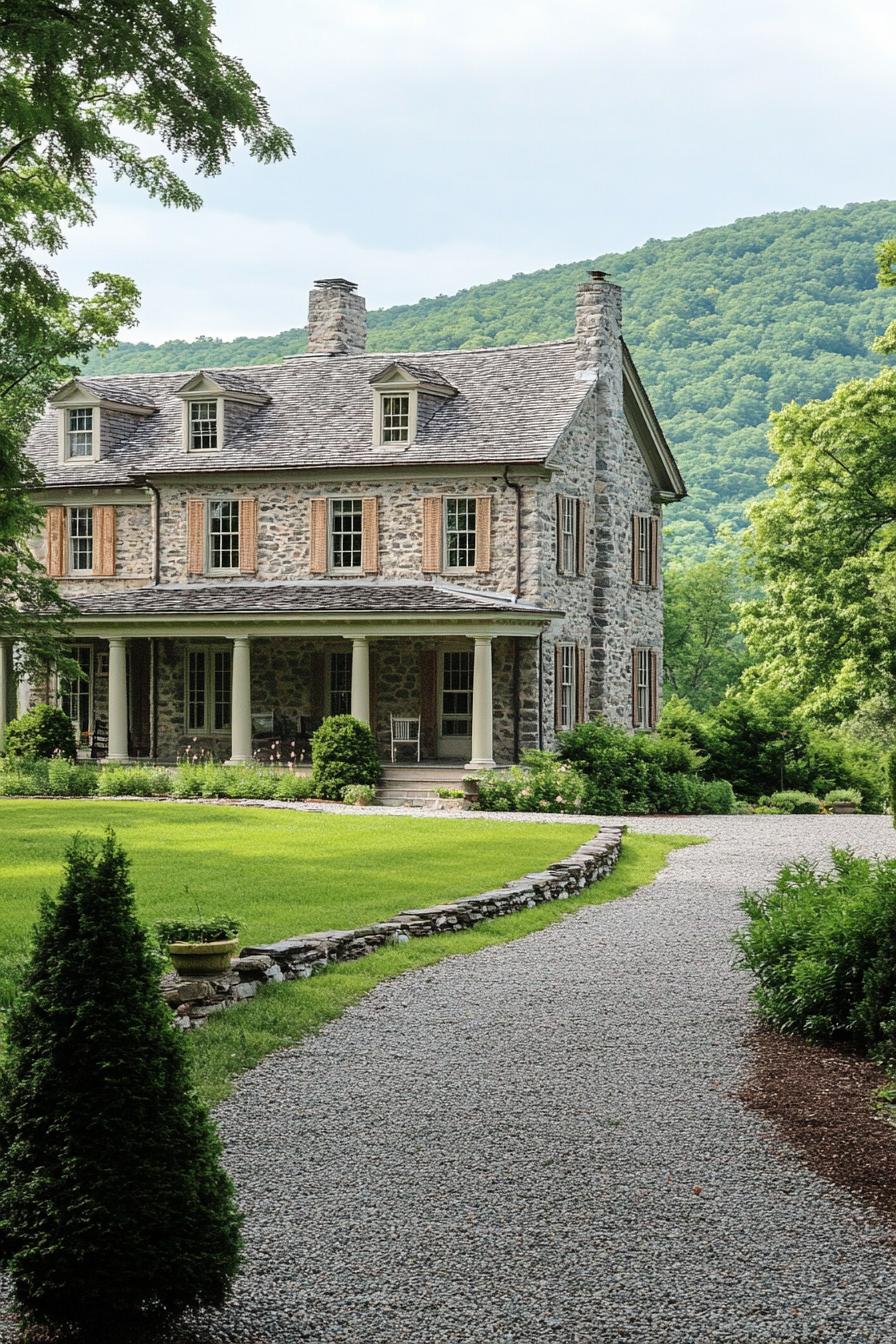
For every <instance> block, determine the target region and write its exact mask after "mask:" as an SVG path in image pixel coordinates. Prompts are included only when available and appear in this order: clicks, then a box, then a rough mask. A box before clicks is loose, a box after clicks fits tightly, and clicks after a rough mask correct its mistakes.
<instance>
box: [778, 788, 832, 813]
mask: <svg viewBox="0 0 896 1344" xmlns="http://www.w3.org/2000/svg"><path fill="white" fill-rule="evenodd" d="M768 803H769V807H772V808H774V809H775V811H776V812H790V813H797V814H799V815H800V816H808V815H810V814H811V813H815V812H820V811H821V803H820V802H819V800H818V799H817V798H816V797H815V796H814V794H811V793H802V792H800V790H799V789H782V790H780V791H779V792H778V793H773V794H772V796H771V797H770V798H769V800H768Z"/></svg>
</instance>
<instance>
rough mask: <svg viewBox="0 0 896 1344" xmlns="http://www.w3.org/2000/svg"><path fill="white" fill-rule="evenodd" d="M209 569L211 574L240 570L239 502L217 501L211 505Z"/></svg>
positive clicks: (232, 500) (209, 519) (230, 500)
mask: <svg viewBox="0 0 896 1344" xmlns="http://www.w3.org/2000/svg"><path fill="white" fill-rule="evenodd" d="M208 567H209V571H210V572H211V573H233V572H234V571H236V570H239V567H240V505H239V500H236V499H215V500H212V501H211V503H210V504H209V509H208Z"/></svg>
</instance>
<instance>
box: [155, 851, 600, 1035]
mask: <svg viewBox="0 0 896 1344" xmlns="http://www.w3.org/2000/svg"><path fill="white" fill-rule="evenodd" d="M621 848H622V830H621V829H620V828H619V827H615V826H613V827H611V826H607V827H604V828H602V829H601V830H600V832H599V833H598V834H597V835H596V836H595V837H594V839H593V840H587V841H586V842H585V844H584V845H580V846H579V848H578V849H577V850H576V851H575V852H574V853H573V854H571V855H570V856H569V858H568V859H560V860H558V862H557V863H552V864H551V865H550V866H549V867H548V868H546V869H545V870H544V872H540V873H527V874H526V876H525V877H520V878H517V879H515V880H514V881H512V882H506V883H505V884H504V886H503V887H498V888H496V889H495V890H494V891H484V892H481V893H480V894H479V895H478V896H465V897H463V898H462V899H461V900H459V901H449V902H447V903H446V904H444V905H430V906H426V907H424V908H421V909H414V910H402V911H401V912H400V913H399V914H397V915H393V916H392V918H391V919H385V920H380V921H379V922H378V923H376V924H368V925H365V926H364V927H363V928H360V929H338V930H337V929H331V930H328V931H326V932H322V933H303V934H301V935H300V936H299V937H297V938H284V939H283V940H282V941H280V942H277V943H260V944H258V945H257V946H254V947H244V948H243V949H242V951H241V952H240V955H239V956H238V957H235V958H234V960H233V962H232V964H231V967H230V970H229V971H224V972H222V973H221V974H219V975H214V976H207V977H204V978H201V979H200V978H196V977H190V976H182V975H178V973H177V972H176V971H171V972H169V973H168V974H167V975H165V976H163V977H162V996H163V998H164V999H165V1002H166V1003H168V1004H169V1005H170V1007H171V1008H172V1010H173V1012H174V1023H175V1025H176V1026H179V1027H182V1028H184V1029H187V1028H190V1027H200V1026H202V1025H203V1024H204V1023H205V1022H206V1020H207V1019H208V1018H209V1017H211V1016H212V1015H213V1014H214V1013H218V1012H220V1011H221V1010H222V1009H224V1008H228V1007H230V1006H232V1005H235V1004H238V1003H242V1002H244V1001H245V1000H247V999H252V998H254V997H255V995H256V994H257V993H258V990H259V989H260V988H261V986H262V985H265V984H268V983H270V982H276V981H282V980H307V979H308V977H309V976H311V975H313V974H314V973H315V971H323V970H325V969H326V967H327V966H329V965H330V964H331V963H332V962H336V961H353V960H355V959H356V958H357V957H364V956H367V954H368V953H369V952H375V951H376V950H377V948H379V947H385V946H387V945H389V944H395V943H406V942H407V941H408V940H409V939H410V938H427V937H430V936H431V935H432V934H434V933H458V932H460V930H461V929H469V928H473V927H474V926H475V925H476V924H479V923H480V922H481V921H482V920H484V919H494V918H495V917H496V916H499V915H512V914H515V913H516V912H517V911H519V910H524V909H530V908H532V907H533V906H536V905H542V904H544V902H546V901H566V900H569V898H570V896H574V895H576V894H577V893H578V892H579V891H581V890H582V889H583V888H584V887H588V886H591V885H592V884H593V883H594V882H599V881H600V880H601V879H602V878H604V877H606V876H607V875H608V874H609V873H611V872H612V870H613V869H614V868H615V866H616V863H617V860H618V859H619V854H620V851H621Z"/></svg>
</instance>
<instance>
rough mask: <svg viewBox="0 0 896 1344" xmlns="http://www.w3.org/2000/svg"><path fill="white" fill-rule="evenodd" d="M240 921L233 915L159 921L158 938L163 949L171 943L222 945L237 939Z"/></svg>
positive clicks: (157, 923)
mask: <svg viewBox="0 0 896 1344" xmlns="http://www.w3.org/2000/svg"><path fill="white" fill-rule="evenodd" d="M239 931H240V921H239V920H238V919H235V918H234V916H233V915H208V916H207V917H206V918H203V917H202V916H201V915H200V916H199V917H198V918H196V919H158V920H156V923H155V932H156V937H157V938H158V940H159V943H160V944H161V945H162V946H163V947H167V945H168V944H169V943H220V942H223V941H224V940H225V939H229V938H235V937H236V936H237V934H238V933H239Z"/></svg>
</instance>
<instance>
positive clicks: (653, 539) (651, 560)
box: [632, 513, 660, 588]
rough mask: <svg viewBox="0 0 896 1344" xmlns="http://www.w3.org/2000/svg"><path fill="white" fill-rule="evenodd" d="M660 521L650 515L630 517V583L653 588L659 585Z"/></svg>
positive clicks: (640, 514) (641, 514)
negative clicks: (643, 584) (642, 584)
mask: <svg viewBox="0 0 896 1344" xmlns="http://www.w3.org/2000/svg"><path fill="white" fill-rule="evenodd" d="M659 526H660V520H659V519H658V518H657V517H656V516H655V515H654V514H651V513H636V514H633V515H632V582H633V583H645V584H647V585H648V587H650V588H655V587H656V586H657V584H658V583H659V573H658V570H659Z"/></svg>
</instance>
